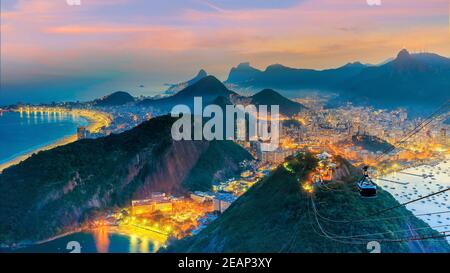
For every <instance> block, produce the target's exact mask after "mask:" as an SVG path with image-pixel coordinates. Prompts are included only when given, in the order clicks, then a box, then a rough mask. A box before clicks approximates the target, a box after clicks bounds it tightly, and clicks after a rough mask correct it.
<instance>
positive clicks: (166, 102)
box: [139, 76, 306, 116]
mask: <svg viewBox="0 0 450 273" xmlns="http://www.w3.org/2000/svg"><path fill="white" fill-rule="evenodd" d="M194 97H202V99H203V105H208V104H212V103H214V102H215V101H216V99H217V98H220V97H222V103H225V102H226V104H229V105H231V104H234V103H238V102H240V101H245V102H246V103H252V104H254V105H256V106H259V105H279V106H280V113H281V114H283V115H288V116H291V115H295V114H297V113H298V112H300V111H302V110H304V109H306V107H305V106H303V105H302V104H300V103H297V102H294V101H291V100H289V99H287V98H286V97H283V96H282V95H280V94H279V93H277V92H275V91H274V90H271V89H264V90H262V91H261V92H259V93H257V94H255V95H253V96H250V97H244V96H241V95H239V94H237V93H236V92H234V91H231V90H229V89H228V88H227V87H226V86H225V85H224V84H223V83H222V82H221V81H220V80H218V79H217V78H216V77H214V76H206V77H204V78H202V79H200V80H198V81H197V82H195V83H193V84H191V85H189V86H187V87H186V88H184V89H183V90H181V91H179V92H178V93H176V94H175V95H172V96H169V97H165V98H161V99H145V100H143V101H141V102H139V104H140V105H143V106H151V107H154V108H158V109H161V110H162V111H163V112H164V111H167V112H168V111H170V110H171V109H172V107H173V106H175V105H178V104H184V105H188V106H189V107H191V109H192V107H193V102H194Z"/></svg>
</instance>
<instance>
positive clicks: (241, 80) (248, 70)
mask: <svg viewBox="0 0 450 273" xmlns="http://www.w3.org/2000/svg"><path fill="white" fill-rule="evenodd" d="M261 72H262V71H261V70H258V69H256V68H253V67H251V66H250V63H240V64H239V65H238V66H237V67H233V68H231V71H230V74H229V76H228V79H227V80H226V82H227V83H235V84H241V85H246V84H247V83H248V84H251V82H252V81H253V80H254V79H255V78H256V77H257V76H258V75H259V74H261Z"/></svg>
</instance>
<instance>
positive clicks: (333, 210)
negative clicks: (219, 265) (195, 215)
mask: <svg viewBox="0 0 450 273" xmlns="http://www.w3.org/2000/svg"><path fill="white" fill-rule="evenodd" d="M289 162H290V165H291V166H292V167H293V168H294V170H295V174H291V173H289V172H288V171H287V170H285V169H284V168H283V167H279V168H278V169H276V170H275V171H274V172H273V173H272V174H271V175H270V176H269V177H267V178H266V179H264V180H262V181H260V182H259V183H257V184H255V185H254V186H253V187H252V188H251V189H250V190H249V191H248V192H247V193H245V194H244V195H243V196H241V197H240V198H239V199H238V200H237V201H236V202H235V203H233V204H232V205H231V207H230V208H229V209H228V210H226V211H225V212H224V213H223V214H222V215H221V216H219V218H218V219H217V220H215V221H214V222H212V223H211V224H210V225H209V226H208V227H207V228H206V229H205V230H203V231H202V232H200V233H199V234H198V235H195V236H192V237H189V238H185V239H183V240H181V241H176V242H174V243H173V244H171V245H170V246H169V247H168V248H167V249H165V250H163V251H166V252H235V253H236V252H368V250H367V249H366V247H367V246H366V244H367V241H372V240H387V239H397V238H405V237H411V236H414V235H418V234H421V235H431V234H435V232H433V231H432V230H431V229H429V228H427V227H428V225H427V224H426V223H424V222H423V221H421V220H419V219H418V218H416V217H414V216H413V215H412V214H411V212H409V211H408V210H406V209H405V208H403V207H401V208H398V209H395V210H391V211H389V212H386V213H384V214H383V215H379V216H377V218H383V219H381V220H377V221H363V222H361V221H359V222H352V223H337V222H332V221H333V220H338V221H342V220H355V219H363V218H366V217H367V216H368V215H371V214H372V213H374V212H376V211H379V210H381V209H384V208H387V207H392V206H395V205H397V204H398V202H397V201H396V200H395V199H394V198H393V197H392V196H391V195H390V194H389V193H387V192H385V191H383V190H381V189H380V190H379V194H378V197H377V198H376V199H362V198H361V197H360V196H359V194H358V193H357V191H356V190H355V189H354V185H353V184H345V183H341V184H337V185H333V186H329V189H325V188H324V189H316V191H315V193H314V194H313V195H310V194H308V193H306V192H305V191H304V190H303V189H302V188H301V184H300V183H302V181H304V180H305V178H306V176H307V175H308V173H309V172H310V170H312V169H313V168H314V166H315V164H316V163H315V159H314V158H313V157H311V156H310V155H308V154H306V155H299V156H297V157H296V158H291V159H290V160H289ZM299 180H300V183H299ZM311 198H313V200H314V204H315V205H316V207H317V211H318V212H319V214H320V216H321V217H323V218H320V217H318V218H319V219H318V221H319V223H320V225H321V226H320V227H319V225H318V224H317V220H316V218H315V214H314V210H313V206H312V204H313V203H312V201H311V200H312V199H311ZM324 218H328V220H325V219H324ZM374 218H375V217H374ZM374 218H372V219H374ZM385 218H388V219H385ZM320 228H323V229H324V231H325V232H326V233H327V234H328V235H330V234H333V236H332V237H336V238H337V237H338V236H341V238H337V239H329V238H327V236H325V235H323V233H322V232H321V230H320ZM415 228H424V229H422V230H417V231H415V232H410V231H408V230H412V229H415ZM375 233H376V234H378V233H380V234H378V235H370V236H361V235H363V234H375ZM346 236H359V237H356V238H359V239H362V240H359V239H357V240H355V239H349V238H344V237H346ZM381 251H382V252H420V251H426V252H449V251H450V247H449V245H448V244H447V242H446V241H445V240H444V239H439V240H433V241H420V242H381Z"/></svg>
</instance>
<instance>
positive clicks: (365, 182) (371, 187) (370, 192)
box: [357, 166, 377, 198]
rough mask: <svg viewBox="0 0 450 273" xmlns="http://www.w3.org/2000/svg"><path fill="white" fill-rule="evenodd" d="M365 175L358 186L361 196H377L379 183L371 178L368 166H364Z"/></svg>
mask: <svg viewBox="0 0 450 273" xmlns="http://www.w3.org/2000/svg"><path fill="white" fill-rule="evenodd" d="M363 174H364V176H363V177H362V178H361V180H359V181H358V183H357V186H358V190H359V194H360V195H361V197H365V198H369V197H377V185H376V184H375V183H374V182H373V181H372V179H370V177H369V172H368V167H367V166H365V167H364V168H363Z"/></svg>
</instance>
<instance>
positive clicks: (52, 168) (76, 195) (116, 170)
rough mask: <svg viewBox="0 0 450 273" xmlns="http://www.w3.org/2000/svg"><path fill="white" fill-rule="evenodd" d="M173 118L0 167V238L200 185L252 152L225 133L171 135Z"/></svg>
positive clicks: (20, 236) (65, 224)
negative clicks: (221, 136)
mask: <svg viewBox="0 0 450 273" xmlns="http://www.w3.org/2000/svg"><path fill="white" fill-rule="evenodd" d="M174 120H175V119H174V118H171V117H168V116H164V117H158V118H154V119H152V120H150V121H148V122H144V123H143V124H141V125H139V126H138V127H136V128H133V129H132V130H129V131H126V132H124V133H121V134H117V135H110V136H108V137H104V138H99V139H86V140H81V141H77V142H74V143H71V144H68V145H65V146H61V147H58V148H55V149H52V150H49V151H43V152H39V153H38V154H36V155H34V156H32V157H31V158H29V159H27V160H25V161H24V162H22V163H20V164H18V165H16V166H13V167H10V168H8V169H6V170H4V171H3V173H2V174H0V244H7V245H10V244H12V243H17V242H23V241H26V240H29V241H34V240H39V239H45V238H48V237H50V236H54V235H56V234H58V233H61V232H64V231H67V230H69V229H71V228H73V227H77V226H79V224H80V223H81V222H82V221H83V220H84V219H86V218H87V217H90V216H91V215H92V214H93V213H94V212H96V211H98V210H104V209H108V208H112V207H114V206H128V205H129V202H130V200H131V199H133V198H145V197H148V195H149V193H151V192H153V191H161V192H166V193H168V194H184V193H186V192H187V191H188V190H204V189H206V188H208V187H211V183H212V180H213V178H214V175H216V174H217V173H227V172H233V171H236V170H237V167H238V165H239V162H241V161H242V160H243V159H248V158H250V157H251V156H250V155H249V154H248V153H247V152H246V151H245V150H244V149H243V148H241V147H240V146H238V145H236V144H234V143H232V142H229V141H213V142H208V141H173V140H172V138H171V132H170V131H171V125H172V124H173V122H174ZM185 179H186V182H183V181H184V180H185Z"/></svg>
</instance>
